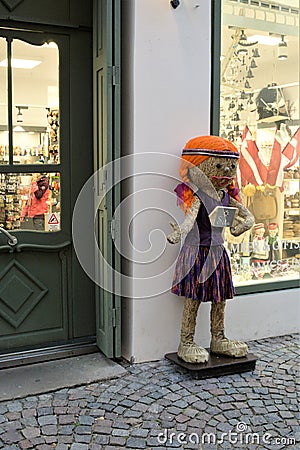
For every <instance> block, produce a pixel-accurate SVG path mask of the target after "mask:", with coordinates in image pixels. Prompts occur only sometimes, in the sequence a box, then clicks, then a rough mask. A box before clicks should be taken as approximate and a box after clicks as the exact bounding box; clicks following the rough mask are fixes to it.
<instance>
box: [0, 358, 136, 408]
mask: <svg viewBox="0 0 300 450" xmlns="http://www.w3.org/2000/svg"><path fill="white" fill-rule="evenodd" d="M126 373H127V370H126V369H125V368H124V367H122V366H121V365H119V364H117V363H116V362H114V361H111V360H110V359H108V358H106V357H105V356H104V355H102V354H101V353H100V352H99V351H98V353H93V354H90V355H81V356H75V357H71V358H64V359H60V360H57V361H46V362H43V363H37V364H29V365H26V366H20V367H14V368H10V369H3V370H0V401H4V400H12V399H16V398H24V397H28V396H35V395H40V394H46V393H49V392H53V391H58V390H61V389H65V388H71V387H75V386H82V385H86V384H91V383H99V382H101V381H104V380H108V379H113V378H119V377H122V376H124V375H126Z"/></svg>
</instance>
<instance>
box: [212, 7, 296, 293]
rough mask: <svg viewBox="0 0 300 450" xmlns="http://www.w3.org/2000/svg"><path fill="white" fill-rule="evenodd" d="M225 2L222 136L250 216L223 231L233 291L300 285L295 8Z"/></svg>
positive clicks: (222, 37) (221, 97) (221, 81)
mask: <svg viewBox="0 0 300 450" xmlns="http://www.w3.org/2000/svg"><path fill="white" fill-rule="evenodd" d="M260 3H262V2H260V1H258V2H245V1H241V0H235V1H232V0H223V1H222V35H221V71H220V75H221V79H220V130H219V132H220V136H222V137H225V138H227V139H229V140H231V141H232V142H234V143H235V144H236V145H237V146H238V148H239V150H240V155H241V156H240V164H239V171H238V175H237V183H238V185H239V188H240V195H241V198H242V201H243V203H244V205H245V206H246V207H247V208H248V209H249V210H250V211H251V212H252V214H253V215H254V217H255V224H254V225H253V227H252V229H251V230H250V231H249V232H248V233H245V235H243V236H242V237H240V238H236V237H234V236H232V235H231V234H230V232H229V230H226V242H227V249H228V252H229V253H230V256H231V262H232V270H233V278H234V283H235V285H236V286H247V285H252V284H257V283H270V282H274V281H281V280H296V279H299V272H300V223H299V214H300V190H299V181H300V164H299V156H300V120H299V4H298V2H295V1H294V0H289V1H288V2H287V1H286V0H280V1H278V2H275V3H276V4H275V3H274V2H272V3H267V2H264V4H263V5H261V4H260Z"/></svg>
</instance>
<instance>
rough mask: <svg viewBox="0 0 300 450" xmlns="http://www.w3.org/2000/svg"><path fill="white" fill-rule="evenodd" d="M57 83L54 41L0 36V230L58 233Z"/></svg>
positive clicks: (57, 53)
mask: <svg viewBox="0 0 300 450" xmlns="http://www.w3.org/2000/svg"><path fill="white" fill-rule="evenodd" d="M58 80H59V51H58V47H57V45H56V44H55V43H54V42H49V43H42V44H40V45H33V44H30V43H28V42H26V41H25V40H21V39H17V38H11V37H10V36H9V35H8V36H7V37H0V164H1V165H2V171H1V173H0V226H2V227H4V228H6V229H7V230H30V231H46V232H54V231H59V230H60V229H61V228H60V173H58V172H56V170H55V169H54V170H53V166H55V167H56V165H59V164H60V117H59V83H58ZM20 165H22V166H23V167H22V168H21V167H20ZM50 165H51V166H52V168H50ZM31 166H34V168H33V167H31ZM57 169H58V166H57Z"/></svg>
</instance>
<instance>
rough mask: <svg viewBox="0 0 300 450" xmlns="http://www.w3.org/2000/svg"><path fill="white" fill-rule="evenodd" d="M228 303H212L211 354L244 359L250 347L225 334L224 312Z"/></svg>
mask: <svg viewBox="0 0 300 450" xmlns="http://www.w3.org/2000/svg"><path fill="white" fill-rule="evenodd" d="M225 305H226V302H225V301H223V302H220V303H212V305H211V310H210V330H211V341H210V351H211V353H217V354H219V355H227V356H233V357H234V358H242V357H243V356H246V355H247V353H248V346H247V344H245V343H244V342H241V341H231V340H230V339H227V337H225V334H224V312H225Z"/></svg>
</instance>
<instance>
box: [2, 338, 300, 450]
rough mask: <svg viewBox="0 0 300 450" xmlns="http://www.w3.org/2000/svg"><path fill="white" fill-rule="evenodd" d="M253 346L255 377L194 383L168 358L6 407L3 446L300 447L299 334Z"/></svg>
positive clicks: (93, 449) (76, 449) (40, 449)
mask: <svg viewBox="0 0 300 450" xmlns="http://www.w3.org/2000/svg"><path fill="white" fill-rule="evenodd" d="M249 347H250V351H251V352H253V353H255V354H256V355H257V356H258V357H259V361H258V363H257V366H256V371H255V372H254V373H251V372H250V373H244V374H240V375H230V376H224V377H221V378H210V379H208V380H194V379H192V377H191V376H190V375H189V374H188V373H186V372H185V371H184V370H181V369H180V370H179V369H177V368H176V367H175V366H174V365H173V364H172V363H170V362H168V361H166V360H162V361H159V362H155V363H147V364H137V365H134V366H126V368H127V369H128V373H127V374H126V375H125V376H124V377H122V378H119V379H117V380H109V381H105V382H101V383H94V384H90V385H86V386H81V387H77V388H71V389H62V390H59V391H56V392H52V393H49V394H43V395H39V396H31V397H27V398H24V399H19V400H15V401H9V402H0V448H1V449H5V450H15V449H31V448H34V449H37V450H46V449H49V450H50V449H53V448H55V449H56V450H67V449H71V450H98V449H107V450H111V449H120V448H126V449H143V448H149V449H157V450H159V449H173V448H187V449H205V450H206V449H223V448H227V449H235V448H236V449H242V448H243V449H249V450H252V449H272V450H277V449H281V448H287V449H297V448H298V449H299V448H300V444H299V442H300V439H299V421H298V419H299V409H298V403H297V390H296V389H297V388H296V382H297V375H296V372H297V369H299V366H298V365H297V357H298V355H299V352H298V349H299V336H298V335H292V336H284V337H277V338H272V339H264V340H260V341H256V342H250V344H249ZM298 381H299V379H298ZM0 395H1V394H0ZM230 431H231V432H232V434H231V435H230V434H229V432H230ZM172 433H173V434H172ZM203 433H211V435H204V434H203ZM222 433H228V434H227V435H225V434H223V439H222ZM233 433H236V434H233ZM251 433H252V434H251ZM297 433H298V434H297ZM208 439H209V440H210V444H207V442H208ZM295 440H296V441H295ZM201 442H202V443H201ZM258 443H259V444H258ZM297 444H298V445H297Z"/></svg>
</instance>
